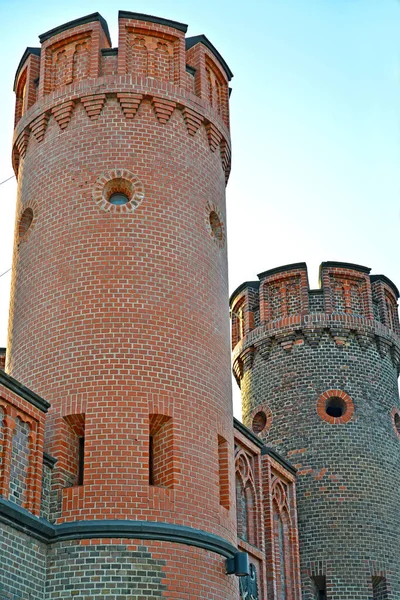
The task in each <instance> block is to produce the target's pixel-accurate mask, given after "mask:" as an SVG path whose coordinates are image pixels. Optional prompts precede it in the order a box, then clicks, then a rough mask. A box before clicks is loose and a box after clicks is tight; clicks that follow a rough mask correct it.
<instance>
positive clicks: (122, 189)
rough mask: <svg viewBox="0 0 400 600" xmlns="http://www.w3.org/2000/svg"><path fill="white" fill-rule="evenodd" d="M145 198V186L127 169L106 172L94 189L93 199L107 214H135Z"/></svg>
mask: <svg viewBox="0 0 400 600" xmlns="http://www.w3.org/2000/svg"><path fill="white" fill-rule="evenodd" d="M143 198H144V187H143V184H142V183H141V182H140V181H139V179H138V178H137V177H136V175H134V173H131V172H130V171H128V170H127V169H111V170H110V171H106V172H104V173H103V174H102V175H100V177H99V178H98V180H97V181H96V183H95V186H94V188H93V199H94V200H95V202H96V203H97V204H98V206H99V207H100V208H101V209H102V210H105V211H107V212H112V213H129V212H133V211H134V210H135V209H136V208H137V207H138V206H139V204H140V203H141V202H142V200H143Z"/></svg>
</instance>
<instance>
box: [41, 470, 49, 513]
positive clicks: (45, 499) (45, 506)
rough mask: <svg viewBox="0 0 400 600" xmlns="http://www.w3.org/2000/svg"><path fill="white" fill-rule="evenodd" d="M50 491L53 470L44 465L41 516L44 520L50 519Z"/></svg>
mask: <svg viewBox="0 0 400 600" xmlns="http://www.w3.org/2000/svg"><path fill="white" fill-rule="evenodd" d="M50 490H51V468H50V467H49V466H48V465H43V474H42V497H41V501H40V516H41V517H42V518H43V519H49V518H50Z"/></svg>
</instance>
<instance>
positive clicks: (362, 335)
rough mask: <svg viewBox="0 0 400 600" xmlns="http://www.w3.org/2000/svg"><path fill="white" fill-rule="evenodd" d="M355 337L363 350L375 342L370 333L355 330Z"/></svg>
mask: <svg viewBox="0 0 400 600" xmlns="http://www.w3.org/2000/svg"><path fill="white" fill-rule="evenodd" d="M354 335H355V336H356V338H357V341H358V343H359V344H360V347H361V348H362V349H363V350H366V349H367V348H369V347H370V346H371V344H372V343H373V341H374V339H373V336H372V335H371V334H370V333H367V332H364V331H359V330H358V329H355V330H354Z"/></svg>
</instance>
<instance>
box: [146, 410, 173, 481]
mask: <svg viewBox="0 0 400 600" xmlns="http://www.w3.org/2000/svg"><path fill="white" fill-rule="evenodd" d="M149 425H150V427H149V430H150V431H149V485H153V486H155V487H164V488H172V487H173V486H174V477H175V471H174V431H173V424H172V418H171V417H168V416H167V415H159V414H153V415H150V423H149Z"/></svg>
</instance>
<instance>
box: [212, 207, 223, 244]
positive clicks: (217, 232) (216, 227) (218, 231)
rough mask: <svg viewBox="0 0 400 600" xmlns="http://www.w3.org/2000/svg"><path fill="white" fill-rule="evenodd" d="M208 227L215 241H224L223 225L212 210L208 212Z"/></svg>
mask: <svg viewBox="0 0 400 600" xmlns="http://www.w3.org/2000/svg"><path fill="white" fill-rule="evenodd" d="M210 227H211V231H212V232H213V234H214V236H215V237H216V238H217V240H218V241H219V242H222V241H223V239H224V232H223V225H222V222H221V219H220V218H219V216H218V215H217V213H216V212H215V211H214V210H212V211H211V212H210Z"/></svg>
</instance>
